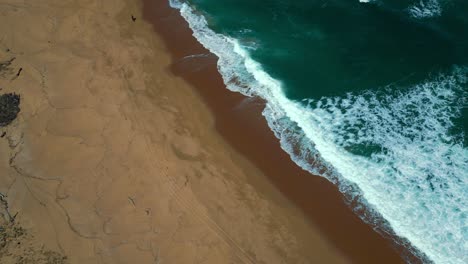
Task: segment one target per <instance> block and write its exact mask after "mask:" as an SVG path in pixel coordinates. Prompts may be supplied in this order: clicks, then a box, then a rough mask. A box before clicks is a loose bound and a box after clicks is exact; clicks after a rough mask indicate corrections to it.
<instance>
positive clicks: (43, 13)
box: [0, 0, 346, 264]
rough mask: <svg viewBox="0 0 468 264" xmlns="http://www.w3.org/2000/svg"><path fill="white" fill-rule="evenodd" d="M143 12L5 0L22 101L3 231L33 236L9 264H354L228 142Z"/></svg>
mask: <svg viewBox="0 0 468 264" xmlns="http://www.w3.org/2000/svg"><path fill="white" fill-rule="evenodd" d="M140 4H141V3H140V2H139V1H131V0H40V1H28V0H23V1H22V0H0V61H5V60H9V59H11V58H13V57H15V58H16V59H15V60H14V61H13V63H12V65H10V70H9V71H4V72H3V74H1V75H0V87H1V88H2V90H1V91H0V93H4V92H16V93H19V94H20V95H21V96H22V97H21V98H22V100H21V113H20V115H19V117H18V118H17V119H16V120H15V121H14V122H13V124H11V125H10V126H8V127H6V128H0V133H1V132H3V131H5V132H6V136H5V137H3V138H0V193H1V194H2V195H4V196H2V197H3V198H2V199H4V201H5V204H7V205H8V207H7V208H6V207H5V208H4V209H5V210H8V214H10V215H16V217H15V219H14V223H6V224H4V225H2V226H5V227H6V229H5V230H7V229H8V230H14V228H15V227H16V228H21V230H22V231H21V232H23V233H25V234H24V235H19V236H16V235H14V234H13V235H8V239H7V240H6V241H7V242H8V243H9V244H8V243H7V245H6V246H4V247H3V249H5V250H6V251H8V252H6V253H5V250H2V251H0V254H2V255H0V262H1V263H20V262H18V258H21V257H22V256H26V253H24V252H29V253H28V254H32V255H33V257H31V260H30V261H29V260H25V262H23V263H62V262H66V263H177V264H178V263H216V264H217V263H268V264H270V263H345V262H346V259H344V258H343V257H342V256H340V254H339V253H338V252H337V251H336V250H335V249H334V247H333V246H332V245H331V244H330V243H329V242H328V241H326V239H324V238H323V236H321V234H320V233H319V231H318V230H317V228H316V227H314V226H313V225H311V224H310V223H309V222H308V221H307V220H305V218H304V216H303V215H302V213H301V212H300V211H299V210H298V209H297V208H296V207H295V206H293V205H292V204H291V203H290V202H289V201H288V200H287V199H285V198H284V197H283V196H282V195H281V194H280V193H279V191H277V190H276V188H274V186H272V185H271V184H270V183H269V182H268V181H267V180H266V178H265V177H264V176H262V173H261V171H260V170H258V169H257V168H256V167H254V166H253V165H252V164H251V163H250V162H249V161H247V160H246V159H245V158H244V157H242V156H241V155H239V154H238V153H237V152H236V151H235V150H234V149H233V148H231V147H230V146H229V145H227V144H226V143H225V142H224V140H223V139H222V138H221V137H220V136H219V135H218V134H217V132H216V129H215V127H214V118H213V115H212V114H211V113H210V111H209V110H208V108H207V107H206V106H205V105H204V103H203V101H202V100H201V98H200V97H199V96H198V95H197V93H196V92H195V91H194V90H193V89H192V88H191V87H190V86H189V85H188V84H187V83H186V82H185V81H184V80H183V79H182V78H180V77H176V76H175V75H173V74H172V73H171V72H170V71H169V70H168V68H169V65H170V64H171V57H170V56H169V54H168V53H167V51H166V48H165V47H164V45H163V43H162V41H160V39H158V37H157V36H156V35H155V34H154V33H153V32H152V27H151V26H150V25H149V24H147V23H146V22H144V21H143V19H141V11H140V10H141V6H140ZM132 15H133V16H135V17H136V21H132V19H131V16H132ZM19 68H23V71H22V72H21V74H20V76H18V77H17V78H15V76H16V75H15V74H16V72H17V70H19ZM252 178H255V179H257V180H255V181H252V180H249V179H252ZM253 182H255V183H253ZM265 193H268V195H265ZM271 197H274V199H273V198H271ZM2 201H3V200H2ZM8 214H4V215H8ZM7 222H8V221H7ZM19 226H21V227H19ZM8 230H7V231H8ZM18 230H19V229H18ZM8 232H10V231H8ZM10 233H11V232H10ZM10 233H8V234H10ZM17 237H21V239H23V240H25V241H27V243H20V244H18V243H17V242H16V241H17V240H15V239H18V238H17ZM15 243H16V244H15ZM22 245H24V246H22ZM5 247H6V248H5ZM43 256H46V257H43ZM64 256H65V257H66V259H64ZM49 257H50V258H49ZM34 259H35V260H34ZM38 259H40V260H41V261H43V262H39V261H38ZM28 261H29V262H28ZM60 261H62V262H60Z"/></svg>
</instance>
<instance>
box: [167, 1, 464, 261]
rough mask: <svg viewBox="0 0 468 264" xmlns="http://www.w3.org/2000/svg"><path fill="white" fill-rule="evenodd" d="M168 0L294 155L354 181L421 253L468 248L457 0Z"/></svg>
mask: <svg viewBox="0 0 468 264" xmlns="http://www.w3.org/2000/svg"><path fill="white" fill-rule="evenodd" d="M171 3H172V5H173V6H174V7H176V8H179V9H180V11H181V14H182V15H183V16H184V17H185V19H186V20H187V21H188V22H189V24H190V26H191V28H192V29H193V31H194V36H195V37H196V38H197V39H198V40H199V41H200V42H201V43H202V44H203V45H204V46H205V47H207V48H208V49H209V50H210V51H211V52H213V53H214V54H216V55H217V56H218V57H219V58H220V61H219V64H218V68H219V70H220V72H221V74H222V75H223V77H224V80H225V82H226V84H227V87H228V88H229V89H231V90H235V91H239V92H242V93H244V94H246V95H249V96H260V97H262V98H264V99H265V100H266V101H267V102H268V104H267V108H266V109H265V112H264V115H265V117H266V118H267V120H268V122H269V124H270V127H271V128H272V129H273V130H274V131H275V133H276V135H277V136H278V138H279V139H280V140H281V143H282V146H283V148H284V149H285V150H286V151H288V152H289V153H290V155H291V158H292V159H293V160H294V161H295V162H296V163H297V164H298V165H299V166H301V167H303V168H304V169H306V170H309V171H311V172H313V173H319V172H320V170H319V169H317V166H316V165H314V164H310V162H309V161H310V157H311V156H313V157H314V159H315V160H319V161H320V162H321V166H325V167H327V168H328V169H329V171H332V174H333V175H331V174H330V175H325V174H324V175H323V176H324V177H327V178H329V179H331V178H336V177H338V178H339V179H340V181H342V182H343V183H344V182H346V183H349V184H352V185H354V186H357V190H358V191H356V193H348V195H352V196H359V197H362V198H363V199H364V200H365V201H366V203H367V205H368V206H369V208H372V209H373V210H375V211H376V212H378V213H379V214H380V215H381V216H383V217H384V218H385V219H386V220H387V221H388V222H389V225H390V228H392V229H393V230H394V231H395V233H396V234H398V235H399V236H401V237H403V238H406V239H408V240H409V241H410V242H411V243H412V244H413V245H414V246H415V247H416V248H417V249H419V250H420V251H421V252H423V253H424V254H425V255H426V256H427V257H428V258H429V259H431V260H432V261H434V262H436V263H467V262H468V257H467V254H466V252H468V245H467V244H466V240H467V239H468V227H467V225H466V223H467V211H468V205H467V201H468V150H467V148H466V143H467V142H468V141H467V138H468V137H467V136H466V135H467V131H468V122H467V118H468V109H467V108H468V107H467V105H468V103H467V94H468V84H467V73H468V1H466V0H417V1H416V0H393V1H390V0H375V1H371V2H370V3H360V2H359V1H358V0H257V1H253V0H190V1H185V2H184V3H182V2H180V1H176V0H174V1H171ZM291 131H293V132H291ZM297 149H300V151H297ZM293 150H294V151H293ZM285 177H288V176H285ZM289 177H293V176H289ZM414 223H417V224H414Z"/></svg>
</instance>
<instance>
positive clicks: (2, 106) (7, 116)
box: [0, 93, 20, 127]
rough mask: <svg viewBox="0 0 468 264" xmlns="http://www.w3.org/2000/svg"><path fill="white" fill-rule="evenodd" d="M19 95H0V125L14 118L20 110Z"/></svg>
mask: <svg viewBox="0 0 468 264" xmlns="http://www.w3.org/2000/svg"><path fill="white" fill-rule="evenodd" d="M19 104H20V96H19V95H17V94H14V93H8V94H3V95H0V127H3V126H7V125H9V124H10V123H11V122H13V120H15V119H16V116H18V113H19V111H20V108H19Z"/></svg>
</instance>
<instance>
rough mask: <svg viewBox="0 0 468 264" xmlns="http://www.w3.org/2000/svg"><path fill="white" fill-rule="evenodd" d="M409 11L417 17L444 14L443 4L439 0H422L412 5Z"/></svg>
mask: <svg viewBox="0 0 468 264" xmlns="http://www.w3.org/2000/svg"><path fill="white" fill-rule="evenodd" d="M408 12H409V14H410V15H411V16H413V17H415V18H429V17H436V16H440V15H441V14H442V6H441V4H440V2H439V1H438V0H420V1H419V2H417V3H415V4H414V5H412V6H410V7H409V8H408Z"/></svg>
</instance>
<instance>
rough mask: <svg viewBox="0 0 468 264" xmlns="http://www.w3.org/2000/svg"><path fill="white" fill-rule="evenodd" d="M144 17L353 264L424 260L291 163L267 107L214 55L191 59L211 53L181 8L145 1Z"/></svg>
mask: <svg viewBox="0 0 468 264" xmlns="http://www.w3.org/2000/svg"><path fill="white" fill-rule="evenodd" d="M144 15H145V19H147V20H148V21H151V22H152V24H153V26H154V29H155V31H156V32H157V33H158V34H159V35H160V36H162V37H163V39H164V41H165V43H166V47H167V48H168V50H169V51H170V52H171V54H172V57H173V60H174V63H173V64H172V65H171V71H172V72H173V73H174V74H175V75H176V76H180V77H182V78H184V79H185V80H187V81H188V82H189V83H190V84H192V85H193V87H195V88H196V89H197V91H198V92H199V93H200V95H201V96H202V97H203V99H204V100H205V102H206V103H207V105H208V106H209V107H210V109H211V110H212V112H213V113H214V115H215V121H216V123H215V125H216V129H217V131H219V133H220V134H221V135H222V136H223V138H224V139H225V140H226V141H228V142H229V143H230V144H231V145H232V146H233V147H234V148H235V149H236V150H237V151H239V152H240V153H241V154H242V155H244V156H246V157H247V158H248V159H249V160H250V161H252V162H253V163H254V164H255V165H256V166H257V167H258V168H260V169H261V170H262V172H263V175H265V176H266V177H268V180H270V181H271V182H272V183H273V184H274V185H275V187H276V188H277V189H278V190H279V191H280V192H281V193H282V194H283V195H285V196H286V197H287V198H288V199H289V200H290V201H292V202H293V203H294V204H295V205H296V206H297V207H298V208H300V210H301V211H302V212H303V213H304V214H305V216H306V217H307V218H308V220H309V221H310V222H311V223H312V224H313V225H314V226H317V227H319V229H320V231H321V232H322V234H323V235H324V236H325V237H326V238H327V239H329V240H330V241H331V242H332V243H333V245H334V246H335V247H337V248H338V249H339V251H340V252H342V254H343V255H345V256H346V257H348V258H349V259H350V260H351V261H352V262H353V263H404V259H403V257H402V256H405V257H404V258H406V259H409V260H411V261H412V262H413V263H418V262H420V260H419V259H417V258H416V257H415V256H414V255H412V254H411V253H410V252H409V251H408V250H407V249H405V248H404V247H403V246H400V245H398V244H396V243H395V242H393V241H392V240H391V239H390V238H384V237H383V236H381V235H380V234H378V233H377V232H376V231H374V230H373V228H372V227H371V226H369V225H367V224H365V223H364V222H363V221H362V220H361V219H359V218H358V217H357V216H356V214H354V213H353V212H352V211H351V209H350V208H349V207H348V206H347V205H346V203H345V202H344V199H343V195H342V194H341V193H340V192H339V191H338V190H337V188H336V187H335V186H334V185H333V184H331V183H330V182H329V181H327V180H326V179H324V178H322V177H317V176H312V175H310V174H309V173H307V172H305V171H303V170H302V169H300V168H299V167H298V166H297V165H296V164H294V163H293V162H292V161H291V159H290V158H289V156H288V155H287V154H286V153H285V152H284V151H283V150H282V149H281V147H280V146H279V142H278V140H277V139H276V138H275V136H274V134H273V132H272V131H271V130H270V129H269V128H268V126H267V124H266V121H265V119H264V118H263V116H262V115H261V111H262V109H263V103H262V102H261V101H260V100H258V99H255V98H246V97H244V96H242V95H240V94H238V93H233V92H230V91H229V90H227V89H226V88H225V85H224V84H223V82H222V78H221V76H220V74H219V73H218V71H217V69H216V57H215V56H214V55H213V54H211V55H210V56H208V57H206V56H205V57H195V58H190V59H187V58H185V57H186V56H190V55H195V54H210V53H209V51H207V50H206V49H205V48H203V47H202V46H201V45H200V44H199V43H198V42H197V41H196V40H195V39H194V37H193V36H192V35H191V34H192V32H191V30H190V29H189V27H188V24H187V23H186V21H185V20H184V19H183V18H182V17H181V16H180V15H179V12H178V10H174V9H171V8H170V7H169V6H168V4H167V1H165V0H158V1H154V0H144ZM250 180H251V181H255V180H256V179H250Z"/></svg>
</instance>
